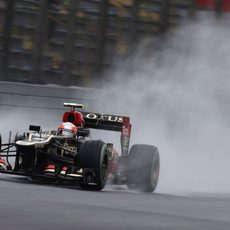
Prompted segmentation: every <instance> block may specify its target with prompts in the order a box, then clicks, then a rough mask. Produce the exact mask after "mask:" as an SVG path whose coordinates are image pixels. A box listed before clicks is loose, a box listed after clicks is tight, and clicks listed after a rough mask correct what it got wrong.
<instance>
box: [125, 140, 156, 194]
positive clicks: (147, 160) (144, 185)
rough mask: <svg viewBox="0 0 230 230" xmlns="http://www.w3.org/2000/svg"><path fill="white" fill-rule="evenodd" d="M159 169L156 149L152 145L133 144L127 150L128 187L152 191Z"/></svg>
mask: <svg viewBox="0 0 230 230" xmlns="http://www.w3.org/2000/svg"><path fill="white" fill-rule="evenodd" d="M159 171H160V157H159V152H158V149H157V148H156V147H155V146H152V145H139V144H138V145H133V146H132V147H131V149H130V151H129V156H128V165H127V180H128V182H127V185H128V188H129V189H136V190H139V191H142V192H150V193H151V192H153V191H154V190H155V188H156V186H157V183H158V178H159Z"/></svg>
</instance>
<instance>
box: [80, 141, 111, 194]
mask: <svg viewBox="0 0 230 230" xmlns="http://www.w3.org/2000/svg"><path fill="white" fill-rule="evenodd" d="M77 166H78V167H80V168H83V169H92V170H91V171H92V172H93V175H92V173H91V172H90V171H89V172H88V173H87V172H86V174H85V175H84V180H83V182H82V184H81V188H83V189H89V190H97V191H99V190H102V189H103V188H104V187H105V184H106V181H107V176H108V154H107V145H106V144H105V143H104V142H103V141H101V140H89V141H86V142H84V143H83V144H82V145H81V147H80V149H79V153H78V156H77Z"/></svg>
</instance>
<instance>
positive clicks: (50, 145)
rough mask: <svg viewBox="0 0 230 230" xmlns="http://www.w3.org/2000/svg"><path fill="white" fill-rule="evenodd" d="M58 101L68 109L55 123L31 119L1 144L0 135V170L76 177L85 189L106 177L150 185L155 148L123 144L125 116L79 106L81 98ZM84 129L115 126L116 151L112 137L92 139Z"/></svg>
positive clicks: (155, 169)
mask: <svg viewBox="0 0 230 230" xmlns="http://www.w3.org/2000/svg"><path fill="white" fill-rule="evenodd" d="M64 105H65V106H67V107H70V110H69V111H66V112H65V113H64V115H63V119H62V122H63V123H62V126H61V128H60V129H58V130H49V131H44V130H42V129H41V127H40V126H34V125H31V126H30V128H29V131H28V132H25V133H22V134H16V136H15V138H14V140H13V141H11V139H12V138H11V134H10V138H9V142H8V143H6V144H2V139H1V138H0V146H1V149H0V173H6V174H15V175H23V176H28V177H30V178H32V179H34V180H46V181H50V182H60V183H62V182H71V183H78V184H79V185H80V187H81V188H82V189H87V190H101V189H103V188H104V186H105V185H106V183H110V184H127V186H128V188H134V189H138V190H140V191H145V192H152V191H154V190H155V188H156V186H157V182H158V177H159V168H160V160H159V152H158V149H157V148H156V147H155V146H153V145H143V144H136V145H133V146H132V147H131V149H130V150H129V142H130V134H131V124H130V118H129V117H127V116H117V115H108V114H99V113H92V112H79V111H76V108H83V105H81V104H76V103H64ZM65 125H67V126H68V127H71V128H70V130H67V129H66V128H65V127H64V126H65ZM90 129H102V130H111V131H117V132H120V133H121V153H120V154H118V152H117V151H116V150H115V149H114V148H113V144H112V143H105V142H103V141H102V140H92V138H91V134H90ZM66 131H70V132H71V134H72V135H68V133H67V132H66ZM11 157H12V158H14V161H13V166H12V160H10V158H11Z"/></svg>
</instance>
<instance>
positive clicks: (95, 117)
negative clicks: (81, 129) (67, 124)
mask: <svg viewBox="0 0 230 230" xmlns="http://www.w3.org/2000/svg"><path fill="white" fill-rule="evenodd" d="M84 117H85V118H87V119H91V120H102V121H111V122H119V123H123V117H122V116H116V115H109V114H103V115H102V114H99V113H84Z"/></svg>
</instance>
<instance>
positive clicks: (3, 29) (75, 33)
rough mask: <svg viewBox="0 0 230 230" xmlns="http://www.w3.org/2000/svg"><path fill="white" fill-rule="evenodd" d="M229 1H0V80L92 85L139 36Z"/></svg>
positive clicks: (223, 7) (222, 9)
mask: <svg viewBox="0 0 230 230" xmlns="http://www.w3.org/2000/svg"><path fill="white" fill-rule="evenodd" d="M202 11H203V12H207V11H212V12H215V14H216V17H217V18H219V17H221V16H222V15H224V14H225V13H226V12H227V11H230V1H229V0H17V1H16V0H0V58H1V66H0V71H1V75H0V80H1V81H12V82H24V83H32V84H57V85H65V86H86V87H91V86H95V85H97V83H98V81H99V80H106V79H105V78H106V74H105V73H109V72H111V71H113V69H117V68H119V65H121V64H122V63H123V61H124V60H125V59H126V58H127V57H129V56H130V55H132V52H134V50H135V48H136V47H137V45H138V44H139V42H140V41H143V40H144V39H146V38H149V37H150V38H152V37H155V36H159V35H162V36H163V35H164V34H166V33H167V32H168V31H169V30H170V31H172V30H175V29H176V28H177V27H178V26H180V25H182V24H186V22H188V21H189V22H190V21H191V20H195V19H196V15H197V14H199V13H201V12H202Z"/></svg>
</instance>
